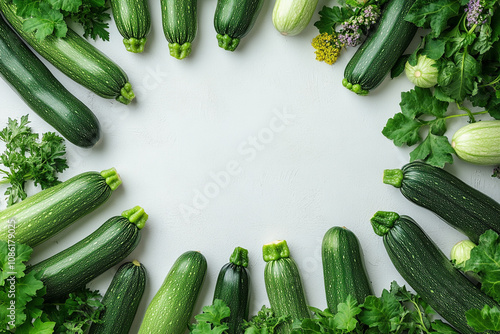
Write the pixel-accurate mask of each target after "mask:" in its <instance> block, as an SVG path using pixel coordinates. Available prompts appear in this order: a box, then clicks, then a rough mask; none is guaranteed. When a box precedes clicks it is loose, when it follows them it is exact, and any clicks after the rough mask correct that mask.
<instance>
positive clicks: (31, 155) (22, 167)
mask: <svg viewBox="0 0 500 334" xmlns="http://www.w3.org/2000/svg"><path fill="white" fill-rule="evenodd" d="M29 123H30V122H29V120H28V115H25V116H22V117H21V119H20V121H17V120H15V119H11V118H9V120H8V124H7V126H6V127H5V128H4V129H3V130H2V131H0V141H2V142H3V143H4V144H5V151H4V152H3V153H2V154H1V155H0V164H1V165H3V166H4V167H5V168H0V175H1V174H3V178H2V179H1V180H0V184H10V185H9V186H8V187H7V190H6V191H5V195H6V196H7V205H8V206H10V205H12V204H14V203H17V202H19V201H22V200H23V199H25V198H26V197H27V194H26V190H25V184H26V181H28V180H33V182H34V184H35V185H40V186H41V188H42V189H46V188H49V187H52V186H54V185H56V184H58V183H59V182H60V181H59V180H58V178H57V173H60V172H62V171H64V170H65V169H66V168H68V164H67V162H66V159H65V158H64V155H65V154H66V146H65V144H64V139H63V138H62V137H60V136H58V135H57V134H55V133H54V132H46V133H44V134H43V135H42V137H41V139H40V136H39V134H37V133H34V132H33V131H32V129H31V127H30V126H29Z"/></svg>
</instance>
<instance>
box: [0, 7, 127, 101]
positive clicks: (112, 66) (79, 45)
mask: <svg viewBox="0 0 500 334" xmlns="http://www.w3.org/2000/svg"><path fill="white" fill-rule="evenodd" d="M16 8H17V7H16V6H15V5H14V4H13V3H11V2H9V3H7V2H6V1H0V10H1V11H2V13H3V14H4V17H5V19H6V21H7V22H8V23H10V25H11V26H12V28H13V29H14V30H15V31H16V32H17V33H18V34H19V36H21V38H22V39H23V40H24V41H25V42H26V43H27V44H29V45H30V46H31V47H32V48H33V49H34V50H35V51H36V52H37V53H39V54H40V55H41V56H42V57H43V58H45V59H46V60H48V61H49V62H50V63H52V65H54V66H55V67H56V68H57V69H59V70H60V71H61V72H63V73H64V74H66V75H67V76H68V77H70V78H71V79H73V80H74V81H76V82H77V83H79V84H81V85H83V86H84V87H86V88H88V89H90V90H91V91H93V92H94V93H96V94H97V95H99V96H102V97H104V98H109V99H116V100H117V101H119V102H121V103H124V104H129V103H130V102H131V101H132V100H133V99H134V93H133V91H132V85H131V84H130V83H129V82H128V78H127V75H126V74H125V72H124V71H123V70H122V69H121V68H120V67H119V66H118V65H117V64H116V63H115V62H113V61H112V60H111V59H109V58H108V57H107V56H105V55H104V54H103V53H102V52H101V51H99V50H98V49H97V48H96V47H95V46H93V45H92V44H90V43H89V42H87V41H86V40H85V39H84V38H83V37H81V36H80V35H78V34H77V33H76V32H74V31H73V30H71V29H68V32H67V34H66V37H64V38H58V37H55V36H54V35H50V36H47V37H46V38H45V39H44V40H42V41H40V40H38V39H37V38H36V36H35V34H34V33H33V32H26V31H25V30H24V29H23V19H22V18H21V17H19V16H17V15H16V10H17V9H16Z"/></svg>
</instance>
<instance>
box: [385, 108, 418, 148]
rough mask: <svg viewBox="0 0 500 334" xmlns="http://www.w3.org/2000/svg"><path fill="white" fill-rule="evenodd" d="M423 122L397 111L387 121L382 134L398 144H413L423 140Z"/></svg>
mask: <svg viewBox="0 0 500 334" xmlns="http://www.w3.org/2000/svg"><path fill="white" fill-rule="evenodd" d="M421 126H422V124H421V123H420V122H418V121H416V120H415V119H414V118H412V117H409V116H406V115H404V114H403V113H397V114H395V115H394V117H393V118H390V119H389V120H388V121H387V124H386V125H385V127H384V129H383V130H382V134H383V135H384V136H385V137H387V138H388V139H390V140H392V141H393V142H394V145H396V146H403V145H408V146H412V145H414V144H416V143H418V142H419V141H420V140H421V137H420V134H419V131H420V128H421Z"/></svg>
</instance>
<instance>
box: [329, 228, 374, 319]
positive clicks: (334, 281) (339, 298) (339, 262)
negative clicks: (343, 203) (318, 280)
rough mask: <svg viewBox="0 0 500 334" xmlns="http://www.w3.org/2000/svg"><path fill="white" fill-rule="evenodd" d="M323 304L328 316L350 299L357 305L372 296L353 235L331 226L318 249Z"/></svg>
mask: <svg viewBox="0 0 500 334" xmlns="http://www.w3.org/2000/svg"><path fill="white" fill-rule="evenodd" d="M321 254H322V261H323V276H324V281H325V292H326V302H327V305H328V308H329V309H330V311H331V312H334V313H336V312H337V305H338V304H339V303H344V302H345V301H346V300H347V296H349V295H350V296H351V297H353V298H354V300H356V301H357V302H358V303H359V304H362V303H363V302H364V301H365V298H366V297H367V296H369V295H372V294H373V291H372V287H371V283H370V280H369V279H368V274H367V273H366V269H365V266H364V261H363V255H362V253H361V247H360V245H359V241H358V238H357V237H356V235H355V234H354V233H353V232H352V231H350V230H348V229H347V228H345V227H339V226H334V227H332V228H330V229H329V230H328V231H327V232H326V233H325V236H324V237H323V242H322V245H321Z"/></svg>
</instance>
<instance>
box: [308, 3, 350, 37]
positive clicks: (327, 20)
mask: <svg viewBox="0 0 500 334" xmlns="http://www.w3.org/2000/svg"><path fill="white" fill-rule="evenodd" d="M352 15H354V11H353V10H352V9H350V8H349V7H345V6H341V7H340V6H333V7H327V6H323V8H322V9H321V10H320V11H319V16H320V18H319V20H318V21H317V22H315V23H314V26H315V27H316V28H318V30H319V32H320V34H321V33H324V32H326V33H328V34H333V33H334V32H335V27H336V26H337V25H338V24H341V23H343V22H345V21H346V20H347V19H349V17H351V16H352Z"/></svg>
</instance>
